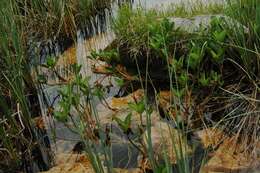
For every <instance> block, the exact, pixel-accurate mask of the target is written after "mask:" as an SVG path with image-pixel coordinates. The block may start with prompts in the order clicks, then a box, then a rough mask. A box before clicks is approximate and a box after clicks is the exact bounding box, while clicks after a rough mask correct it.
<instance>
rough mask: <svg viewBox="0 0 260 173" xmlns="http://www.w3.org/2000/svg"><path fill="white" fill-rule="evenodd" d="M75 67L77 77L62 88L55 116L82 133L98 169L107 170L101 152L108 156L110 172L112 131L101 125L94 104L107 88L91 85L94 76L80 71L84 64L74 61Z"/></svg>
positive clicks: (93, 162) (87, 153)
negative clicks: (85, 75) (109, 139)
mask: <svg viewBox="0 0 260 173" xmlns="http://www.w3.org/2000/svg"><path fill="white" fill-rule="evenodd" d="M72 69H73V72H72V73H73V74H74V77H73V79H71V80H70V81H67V83H66V85H64V87H63V88H62V89H61V90H60V91H59V96H60V100H59V102H58V106H57V107H56V109H55V110H54V117H55V118H56V119H57V120H58V121H60V122H63V123H64V124H65V125H66V126H67V127H68V128H69V129H71V130H72V132H74V133H76V134H79V135H80V137H81V140H82V141H83V142H84V146H85V147H84V151H85V152H86V155H87V156H88V158H89V159H90V162H91V164H92V166H93V169H94V170H95V172H100V173H102V172H103V173H104V172H105V168H104V166H103V165H104V164H103V163H102V161H101V155H104V156H105V157H104V158H105V165H106V166H107V169H108V172H112V158H111V153H110V148H109V146H108V145H107V143H108V136H107V135H108V134H107V133H109V132H106V131H105V130H104V129H102V127H101V126H100V124H99V117H98V115H97V112H96V111H97V110H96V109H95V106H94V101H95V99H102V98H103V96H104V92H105V88H104V87H102V86H101V85H97V86H90V85H89V80H90V78H89V77H83V76H82V75H81V74H80V69H81V66H79V65H77V64H73V65H72ZM70 123H73V126H70V125H69V124H70ZM97 142H98V145H97ZM98 148H99V150H98Z"/></svg>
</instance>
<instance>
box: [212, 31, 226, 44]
mask: <svg viewBox="0 0 260 173" xmlns="http://www.w3.org/2000/svg"><path fill="white" fill-rule="evenodd" d="M226 37H227V31H225V30H224V31H215V32H214V33H213V38H214V40H215V41H219V42H224V41H225V39H226Z"/></svg>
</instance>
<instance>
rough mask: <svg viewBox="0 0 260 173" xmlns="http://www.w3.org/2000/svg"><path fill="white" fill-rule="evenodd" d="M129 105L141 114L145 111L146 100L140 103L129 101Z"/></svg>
mask: <svg viewBox="0 0 260 173" xmlns="http://www.w3.org/2000/svg"><path fill="white" fill-rule="evenodd" d="M128 105H129V107H130V108H131V109H132V110H134V111H136V112H138V113H139V114H142V113H143V112H144V111H145V104H144V100H142V101H140V102H138V103H129V104H128Z"/></svg>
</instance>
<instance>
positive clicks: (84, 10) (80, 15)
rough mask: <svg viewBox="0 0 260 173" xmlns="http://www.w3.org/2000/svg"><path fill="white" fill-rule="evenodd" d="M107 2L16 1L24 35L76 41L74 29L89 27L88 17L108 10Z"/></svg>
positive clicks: (82, 0) (41, 38)
mask: <svg viewBox="0 0 260 173" xmlns="http://www.w3.org/2000/svg"><path fill="white" fill-rule="evenodd" d="M110 4H111V0H77V1H73V0H69V1H67V0H51V1H45V0H27V1H19V9H20V11H21V12H22V15H20V16H19V17H21V20H23V21H24V22H25V25H24V26H25V27H26V30H25V31H26V34H27V35H28V36H31V37H33V38H36V39H38V40H45V39H52V38H56V37H69V38H74V39H75V38H76V33H77V30H78V29H79V28H81V27H85V26H86V24H90V22H89V21H90V18H91V16H95V15H96V14H98V12H99V11H100V10H104V9H105V8H110Z"/></svg>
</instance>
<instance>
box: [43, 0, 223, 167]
mask: <svg viewBox="0 0 260 173" xmlns="http://www.w3.org/2000/svg"><path fill="white" fill-rule="evenodd" d="M212 1H213V0H212ZM188 2H190V0H160V1H159V0H140V1H135V2H134V4H133V6H134V7H137V6H138V5H140V4H141V6H142V7H145V8H148V9H151V8H156V9H163V8H166V7H168V6H169V4H171V3H188ZM193 2H194V1H193ZM207 2H209V1H207ZM213 2H216V1H213ZM219 2H222V1H220V0H219ZM117 10H118V2H117V3H114V4H113V5H112V11H111V10H108V9H107V10H105V11H104V12H103V13H102V14H101V15H99V16H94V17H92V19H91V22H90V23H91V25H90V26H87V27H86V28H84V29H82V30H80V31H78V34H77V35H78V36H77V43H76V44H75V45H73V46H72V47H70V48H69V49H67V46H66V45H60V44H59V43H56V42H51V41H50V42H49V43H47V45H46V46H45V47H43V48H42V51H41V54H40V63H44V62H45V61H46V57H47V56H48V55H52V56H56V57H59V62H58V66H59V70H58V71H59V72H60V73H61V74H62V77H64V78H65V79H66V78H68V77H70V73H68V69H69V68H70V64H72V63H75V62H76V63H78V64H80V65H82V69H81V74H82V75H83V76H91V81H90V82H91V84H93V83H94V82H95V81H97V80H98V79H100V78H102V77H103V76H102V75H96V74H93V73H92V71H91V66H92V65H93V64H94V63H95V62H93V61H92V60H90V59H88V58H87V56H89V55H90V53H91V51H92V50H96V51H98V50H102V49H104V48H106V47H107V46H108V45H109V44H110V43H111V42H112V41H113V40H114V39H115V35H114V34H113V31H112V29H111V23H110V19H111V16H113V17H115V16H116V15H117ZM64 50H65V51H64ZM61 52H62V53H61ZM39 70H40V71H41V72H42V73H44V74H47V75H48V77H49V78H48V83H51V85H42V89H43V90H42V91H43V92H42V93H39V99H40V101H41V109H42V115H44V121H45V124H46V126H47V127H46V128H47V131H48V135H49V137H50V139H51V145H52V150H53V151H54V153H56V154H58V153H69V152H71V151H72V149H73V147H74V145H75V144H76V143H77V142H78V141H79V140H80V137H79V136H78V135H77V134H75V133H72V132H71V131H70V130H68V129H67V128H66V127H65V126H64V125H63V124H62V123H59V122H57V121H55V120H54V119H53V118H52V117H51V116H48V107H49V106H52V107H57V101H58V99H57V95H58V90H59V89H60V88H61V87H62V85H56V84H58V83H59V82H60V81H59V79H58V78H57V77H55V76H54V75H53V74H50V73H49V72H48V71H46V70H44V69H42V68H39ZM110 80H111V82H112V84H114V82H113V78H112V79H110ZM103 84H104V85H109V84H110V81H109V79H106V80H105V81H104V82H103ZM118 90H119V88H117V87H111V88H110V92H109V93H107V96H106V97H107V98H109V97H112V96H114V95H116V94H117V92H118ZM95 104H96V105H98V104H99V102H98V101H96V103H95ZM53 130H55V133H54V131H53ZM54 135H55V136H54ZM52 137H54V138H52ZM112 151H113V152H114V153H121V156H122V158H121V156H120V157H118V158H120V159H121V160H125V161H126V160H129V159H130V160H131V159H132V162H134V161H133V158H135V159H134V160H136V157H137V155H138V153H137V152H136V151H133V153H134V154H133V157H131V158H124V157H123V155H124V153H128V152H129V151H128V147H127V148H125V147H122V145H119V146H116V145H115V146H114V147H112ZM121 151H123V152H121ZM118 158H114V162H118ZM118 163H119V165H117V166H118V167H125V166H126V165H125V164H121V163H120V162H118ZM134 164H135V163H133V165H134Z"/></svg>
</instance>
